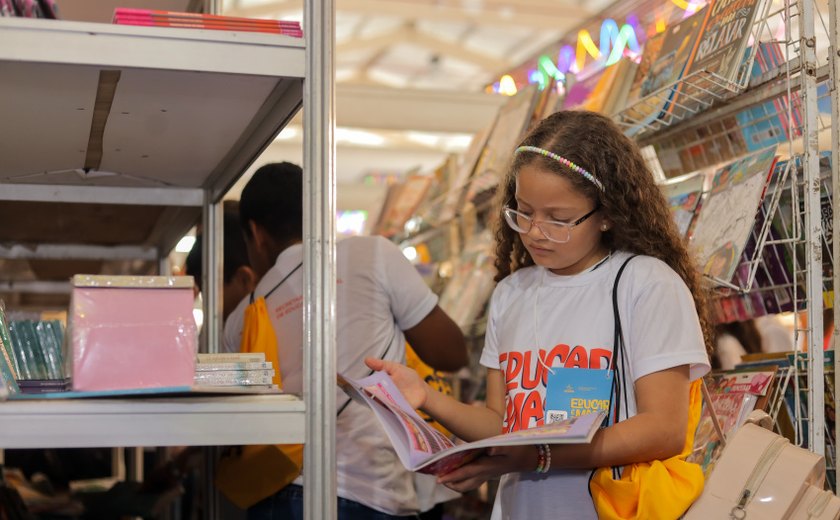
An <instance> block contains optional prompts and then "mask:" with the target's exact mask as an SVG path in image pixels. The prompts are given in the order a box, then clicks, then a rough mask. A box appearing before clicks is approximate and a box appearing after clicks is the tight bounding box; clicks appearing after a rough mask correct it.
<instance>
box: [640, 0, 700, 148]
mask: <svg viewBox="0 0 840 520" xmlns="http://www.w3.org/2000/svg"><path fill="white" fill-rule="evenodd" d="M707 14H708V7H704V8H702V9H700V10H699V11H697V12H696V13H694V14H693V15H691V16H689V17H688V18H686V19H684V20H682V21H681V22H679V23H678V24H676V25H674V26H672V27H668V28H667V29H666V31H665V33H664V34H665V36H664V38H663V41H662V47H661V48H660V49H659V53H658V55H657V57H656V59H655V60H654V61H653V62H652V64H651V66H650V70H649V71H648V74H647V76H646V77H645V79H644V80H643V82H642V86H641V92H640V96H641V97H643V98H644V97H645V96H647V95H648V94H653V93H656V94H657V95H656V96H652V97H650V98H648V99H646V100H644V101H643V102H641V103H637V104H635V105H634V107H633V110H632V112H631V113H630V114H629V115H631V116H632V118H633V119H634V120H635V121H636V122H637V124H635V125H634V126H633V127H631V128H630V129H629V130H628V132H627V133H628V134H629V135H635V134H637V133H639V132H641V131H642V130H644V129H645V128H646V127H648V126H649V125H651V124H652V123H654V122H655V121H656V120H657V119H660V118H663V117H665V116H666V115H667V114H668V113H669V112H670V111H671V110H672V108H673V104H672V102H673V100H674V96H676V95H678V93H679V90H680V86H679V85H678V84H676V83H677V81H679V79H680V78H681V77H683V73H684V72H685V70H686V68H687V67H689V66H690V65H691V62H692V59H693V57H694V51H695V48H696V42H697V34H698V33H699V32H700V30H701V29H702V27H703V24H704V22H705V20H706V15H707ZM669 86H673V88H670V89H668V87H669Z"/></svg>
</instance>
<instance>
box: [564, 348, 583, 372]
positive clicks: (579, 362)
mask: <svg viewBox="0 0 840 520" xmlns="http://www.w3.org/2000/svg"><path fill="white" fill-rule="evenodd" d="M587 358H588V356H587V355H586V349H585V348H583V347H581V346H580V345H578V346H577V347H575V348H574V349H573V350H572V353H571V354H569V357H568V358H567V359H566V363H565V364H564V365H563V366H565V367H566V368H588V367H589V362H588V361H587Z"/></svg>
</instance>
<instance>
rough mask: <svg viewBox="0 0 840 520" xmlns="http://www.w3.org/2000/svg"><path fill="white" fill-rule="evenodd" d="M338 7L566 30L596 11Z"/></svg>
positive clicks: (357, 0)
mask: <svg viewBox="0 0 840 520" xmlns="http://www.w3.org/2000/svg"><path fill="white" fill-rule="evenodd" d="M336 11H337V12H339V13H342V12H353V13H361V14H367V15H371V16H375V15H379V16H396V17H403V18H413V19H416V20H430V21H436V20H438V21H448V22H459V21H466V22H476V23H481V24H487V25H499V26H523V27H532V28H534V29H548V30H554V31H564V30H568V29H571V28H573V27H575V26H576V25H577V24H578V23H579V22H580V19H581V18H589V17H590V16H592V15H594V14H595V13H594V12H593V11H592V10H590V9H588V8H586V7H582V6H579V5H577V6H576V5H569V4H565V3H563V4H558V3H554V5H553V6H552V7H548V6H546V7H544V8H542V9H531V8H526V9H519V8H518V7H517V4H516V3H511V4H510V7H505V8H499V9H497V10H487V9H468V8H465V7H462V6H460V5H455V4H436V5H431V4H426V3H425V2H415V1H412V0H338V1H337V2H336Z"/></svg>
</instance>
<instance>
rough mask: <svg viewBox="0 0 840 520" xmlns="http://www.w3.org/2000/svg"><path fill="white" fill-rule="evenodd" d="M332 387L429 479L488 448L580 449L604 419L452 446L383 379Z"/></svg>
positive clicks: (378, 375) (583, 418)
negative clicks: (371, 417) (370, 416)
mask: <svg viewBox="0 0 840 520" xmlns="http://www.w3.org/2000/svg"><path fill="white" fill-rule="evenodd" d="M338 384H339V386H340V387H341V388H342V389H343V390H344V391H345V392H346V393H347V395H349V396H350V397H351V398H352V399H354V400H356V401H357V402H359V403H360V404H363V405H365V406H368V407H369V408H370V409H371V410H373V412H374V414H376V417H377V419H379V422H380V423H381V424H382V426H383V428H384V429H385V433H386V434H387V435H388V439H390V441H391V444H392V445H393V446H394V450H395V451H396V453H397V456H398V457H399V458H400V461H401V462H402V463H403V465H404V466H405V467H406V468H407V469H409V470H411V471H419V472H421V473H429V474H432V475H444V474H446V473H449V472H450V471H452V470H453V469H455V468H458V467H460V466H462V465H464V464H466V463H468V462H469V461H471V460H473V459H475V458H476V457H478V456H480V455H481V454H482V453H484V452H485V450H486V449H487V448H491V447H494V446H522V445H529V444H544V443H547V444H586V443H589V442H591V441H592V437H594V436H595V432H596V431H597V430H598V428H600V426H601V423H602V422H603V421H604V418H605V417H606V413H605V412H600V413H591V414H585V415H580V416H577V417H573V418H570V419H567V420H565V421H559V422H555V423H552V424H550V425H547V426H542V427H537V428H531V429H528V430H520V431H517V432H512V433H507V434H503V435H497V436H495V437H489V438H487V439H483V440H480V441H475V442H468V443H462V444H455V443H453V442H452V441H451V440H449V439H448V438H447V437H446V436H445V435H443V434H442V433H440V432H439V431H437V430H436V429H434V428H432V427H431V426H429V425H428V424H426V421H424V420H423V419H422V418H421V417H420V416H419V415H418V414H417V412H415V411H414V409H413V408H412V407H411V406H410V405H409V404H408V402H407V401H406V400H405V397H403V395H402V394H401V393H400V391H399V389H398V388H397V386H396V385H395V384H394V382H393V381H392V380H391V378H390V376H388V374H386V373H384V372H375V373H374V374H373V375H371V376H369V377H366V378H364V379H360V380H358V381H356V380H353V379H350V378H347V377H345V376H342V375H339V376H338Z"/></svg>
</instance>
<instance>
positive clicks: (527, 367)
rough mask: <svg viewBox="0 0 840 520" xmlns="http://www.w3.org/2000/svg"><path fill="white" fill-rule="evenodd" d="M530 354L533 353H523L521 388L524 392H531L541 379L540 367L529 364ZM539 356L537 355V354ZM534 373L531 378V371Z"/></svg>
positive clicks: (535, 364)
mask: <svg viewBox="0 0 840 520" xmlns="http://www.w3.org/2000/svg"><path fill="white" fill-rule="evenodd" d="M531 354H533V352H531V351H528V352H525V358H524V360H523V363H522V364H523V367H522V388H523V389H525V390H533V389H534V388H536V387H537V385H538V384H540V381H541V379H542V378H541V377H540V372H541V371H540V367H539V363H531ZM537 355H538V356H539V354H537ZM532 370H533V372H534V377H531V371H532Z"/></svg>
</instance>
